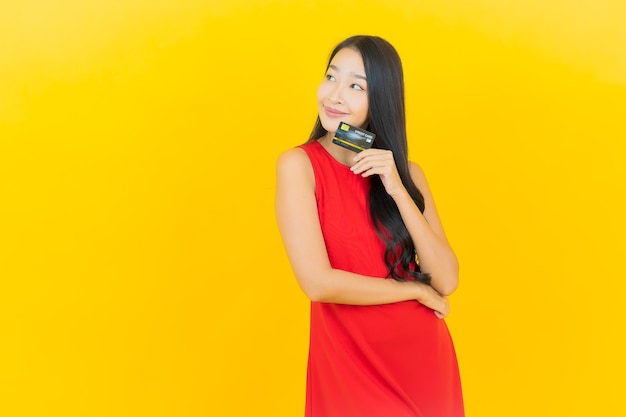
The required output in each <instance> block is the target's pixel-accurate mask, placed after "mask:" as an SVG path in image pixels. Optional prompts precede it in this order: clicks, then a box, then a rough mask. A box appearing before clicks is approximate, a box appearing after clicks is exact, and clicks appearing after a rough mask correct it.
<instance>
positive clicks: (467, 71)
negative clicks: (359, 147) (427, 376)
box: [0, 0, 626, 417]
mask: <svg viewBox="0 0 626 417" xmlns="http://www.w3.org/2000/svg"><path fill="white" fill-rule="evenodd" d="M625 5H626V3H624V2H623V1H621V0H613V1H609V0H574V1H572V0H558V1H556V0H555V1H545V0H515V1H500V0H465V1H445V2H443V1H440V0H423V1H417V0H416V1H393V0H370V1H339V2H337V1H286V0H283V1H279V0H274V1H260V0H257V1H254V0H242V1H226V0H223V1H212V0H209V1H200V0H184V1H183V0H151V1H148V0H134V1H128V0H109V1H95V0H57V1H46V0H20V1H9V0H0V199H1V201H0V415H2V416H144V415H145V416H243V415H251V416H298V415H302V411H303V402H304V386H305V385H304V384H305V367H306V353H307V352H306V349H307V342H308V340H307V337H308V333H307V331H308V329H307V326H308V303H307V300H306V298H305V297H304V296H303V295H302V293H301V292H300V290H299V288H298V287H297V284H296V283H295V279H294V278H293V277H292V275H291V272H290V269H289V266H288V264H287V260H286V257H285V254H284V250H283V248H282V245H281V242H280V237H279V235H278V232H277V229H276V226H275V221H274V214H273V197H274V166H275V160H276V157H277V155H278V154H279V153H280V152H281V151H282V150H284V149H287V148H290V147H292V146H295V145H297V144H299V143H302V142H303V141H305V139H306V138H307V136H308V134H309V132H310V129H311V128H312V126H313V122H314V119H315V111H316V110H315V109H316V107H315V99H314V97H315V90H316V87H317V83H318V82H319V81H320V80H321V78H322V76H323V71H324V65H325V63H326V59H327V56H328V53H329V52H330V50H331V48H332V47H333V46H334V45H335V44H336V43H337V42H338V41H340V40H342V39H343V38H345V37H347V36H349V35H352V34H356V33H368V34H376V35H380V36H383V37H385V38H387V39H388V40H389V41H391V42H392V43H393V44H394V45H395V46H396V47H397V49H398V51H399V52H400V54H401V56H402V58H403V61H404V65H405V76H406V86H407V106H408V111H409V114H408V119H409V126H408V127H409V136H410V153H411V158H412V159H413V160H415V161H417V162H419V163H420V164H421V165H422V166H423V168H424V169H425V171H426V173H427V176H428V178H429V180H430V183H431V187H432V189H433V192H434V194H435V198H436V200H437V203H438V206H439V210H440V213H441V215H442V218H443V221H444V224H445V226H446V230H447V232H448V234H449V238H450V240H451V242H452V244H453V246H454V247H455V249H456V251H457V254H458V256H459V258H460V262H461V268H462V274H461V287H460V289H459V290H458V292H456V293H455V294H454V295H453V296H452V306H453V312H452V315H451V317H450V318H449V319H448V323H449V326H450V328H451V331H452V334H453V338H454V340H455V344H456V348H457V353H458V357H459V362H460V367H461V373H462V379H463V386H464V393H465V401H466V408H467V415H468V416H474V417H485V416H529V415H532V416H565V415H581V416H582V415H596V416H600V415H623V414H626V406H625V405H624V401H623V398H622V397H623V386H624V382H623V381H624V374H625V373H626V366H625V361H624V352H625V351H626V345H625V343H624V341H623V340H622V337H623V336H622V333H623V330H624V319H626V315H625V314H624V312H623V304H624V302H623V296H624V289H625V288H626V285H625V284H624V279H625V278H626V277H625V274H624V272H623V271H624V261H623V257H624V249H625V245H624V233H625V232H626V230H625V227H624V220H623V216H624V204H623V194H624V192H625V191H626V189H625V186H624V180H625V179H626V175H625V173H624V157H625V156H626V155H625V152H624V151H625V142H626V117H625V116H626V25H624V21H626V6H625Z"/></svg>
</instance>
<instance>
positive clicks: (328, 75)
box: [326, 74, 335, 81]
mask: <svg viewBox="0 0 626 417" xmlns="http://www.w3.org/2000/svg"><path fill="white" fill-rule="evenodd" d="M326 79H327V80H328V81H335V77H334V76H332V75H330V74H327V75H326Z"/></svg>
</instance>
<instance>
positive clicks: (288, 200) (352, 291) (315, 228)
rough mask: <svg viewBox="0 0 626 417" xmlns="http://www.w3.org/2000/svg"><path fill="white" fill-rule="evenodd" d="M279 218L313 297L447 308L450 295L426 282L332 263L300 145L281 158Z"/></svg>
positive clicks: (294, 263)
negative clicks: (378, 275)
mask: <svg viewBox="0 0 626 417" xmlns="http://www.w3.org/2000/svg"><path fill="white" fill-rule="evenodd" d="M276 218H277V221H278V227H279V230H280V233H281V236H282V239H283V242H284V245H285V249H286V251H287V256H288V258H289V261H290V263H291V267H292V269H293V272H294V274H295V276H296V279H297V280H298V283H299V285H300V287H301V288H302V290H303V291H304V293H305V294H306V295H307V297H309V299H311V300H312V301H321V302H331V303H339V304H353V305H375V304H386V303H393V302H399V301H407V300H417V301H419V302H421V303H422V304H424V305H426V306H427V307H430V308H432V309H433V310H435V311H437V312H440V313H442V315H447V314H448V312H449V304H448V301H447V300H446V299H445V298H444V297H441V296H439V295H438V294H437V293H436V292H435V291H434V290H432V288H430V287H429V286H428V285H424V284H421V283H418V282H398V281H396V280H393V279H380V278H377V279H376V278H372V277H366V276H363V275H359V274H354V273H351V272H347V271H342V270H339V269H334V268H332V266H331V265H330V262H329V260H328V253H327V252H326V246H325V244H324V238H323V235H322V231H321V227H320V223H319V217H318V213H317V203H316V200H315V177H314V174H313V168H312V167H311V163H310V161H309V159H308V157H307V155H306V154H305V152H304V151H303V150H301V149H291V150H288V151H286V152H284V153H283V154H282V155H281V156H280V157H279V159H278V165H277V185H276ZM440 316H441V315H440Z"/></svg>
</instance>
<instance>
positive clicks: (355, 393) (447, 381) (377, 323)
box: [301, 141, 464, 417]
mask: <svg viewBox="0 0 626 417" xmlns="http://www.w3.org/2000/svg"><path fill="white" fill-rule="evenodd" d="M301 149H303V150H304V151H305V152H306V153H307V155H308V157H309V159H310V161H311V164H312V166H313V171H314V173H315V196H316V200H317V208H318V213H319V220H320V224H321V227H322V232H323V235H324V240H325V242H326V249H327V251H328V256H329V259H330V263H331V265H332V266H333V268H337V269H342V270H345V271H350V272H355V273H358V274H362V275H367V276H371V277H373V278H372V279H384V277H386V276H387V275H388V272H387V268H386V266H385V263H384V260H383V253H384V244H383V243H382V242H381V240H380V239H379V238H378V236H377V234H376V232H375V230H374V226H373V224H372V221H371V219H370V215H369V209H368V191H369V186H370V179H369V178H363V177H361V176H360V175H355V174H353V173H352V172H351V171H350V169H349V167H347V166H345V165H343V164H341V163H339V162H338V161H337V160H335V159H334V158H333V157H332V156H331V155H330V154H329V153H328V152H327V151H326V149H324V147H322V145H321V144H320V143H319V142H316V141H315V142H310V143H307V144H305V145H302V146H301ZM389 279H390V278H389ZM305 415H306V417H461V416H464V411H463V397H462V394H461V382H460V377H459V369H458V365H457V360H456V355H455V352H454V346H453V344H452V339H451V338H450V334H449V332H448V328H447V326H446V323H445V321H444V320H441V319H438V318H437V317H436V316H435V315H434V313H433V311H432V310H430V309H429V308H427V307H425V306H423V305H422V304H420V303H418V302H417V301H405V302H399V303H392V304H383V305H376V306H353V305H343V304H332V303H319V302H312V303H311V328H310V345H309V362H308V370H307V392H306V413H305Z"/></svg>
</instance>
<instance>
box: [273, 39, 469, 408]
mask: <svg viewBox="0 0 626 417" xmlns="http://www.w3.org/2000/svg"><path fill="white" fill-rule="evenodd" d="M317 103H318V110H319V115H318V118H317V121H316V123H315V127H314V129H313V132H312V134H311V137H310V139H309V141H308V142H307V143H305V144H304V145H301V146H299V147H297V148H294V149H291V150H288V151H286V152H284V153H283V154H282V155H281V156H280V158H279V160H278V170H277V189H276V215H277V220H278V226H279V229H280V232H281V235H282V238H283V242H284V244H285V248H286V250H287V255H288V257H289V260H290V263H291V266H292V269H293V271H294V274H295V276H296V279H297V280H298V283H299V284H300V287H301V288H302V290H303V291H304V292H305V294H306V295H307V296H308V297H309V298H310V300H311V324H310V326H311V328H310V346H309V363H308V372H307V395H306V413H305V414H306V416H307V417H457V416H463V415H464V411H463V399H462V394H461V383H460V377H459V371H458V365H457V360H456V356H455V352H454V347H453V344H452V340H451V338H450V334H449V332H448V329H447V327H446V324H445V322H444V320H442V319H443V318H444V317H445V316H446V315H447V314H448V313H449V304H448V300H447V298H446V297H447V296H448V295H449V294H451V293H452V292H453V291H454V290H455V289H456V287H457V285H458V263H457V259H456V256H455V254H454V252H453V250H452V248H451V247H450V245H449V244H448V241H447V239H446V236H445V234H444V231H443V228H442V225H441V222H440V220H439V216H438V214H437V211H436V209H435V205H434V202H433V198H432V195H431V192H430V190H429V187H428V184H427V182H426V178H425V177H424V173H423V171H422V170H421V169H420V167H419V166H418V165H416V164H414V163H412V162H409V161H408V151H407V139H406V123H405V110H404V81H403V73H402V64H401V62H400V58H399V56H398V54H397V52H396V51H395V49H394V48H393V46H391V45H390V44H389V43H388V42H387V41H385V40H383V39H381V38H378V37H372V36H355V37H351V38H348V39H346V40H345V41H343V42H341V43H340V44H339V45H338V46H337V47H336V48H335V49H334V50H333V51H332V53H331V56H330V60H329V63H328V66H327V69H326V74H325V77H324V80H323V81H322V83H321V84H320V86H319V89H318V92H317ZM340 122H345V123H348V124H350V125H353V126H356V127H360V128H363V129H366V130H369V131H370V132H372V133H375V134H376V138H375V141H374V146H373V148H372V149H368V150H364V151H362V152H360V153H355V152H353V151H351V150H349V149H346V148H343V147H340V146H337V145H335V144H334V143H333V142H332V138H333V136H334V133H335V131H336V129H337V127H338V125H339V123H340Z"/></svg>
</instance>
